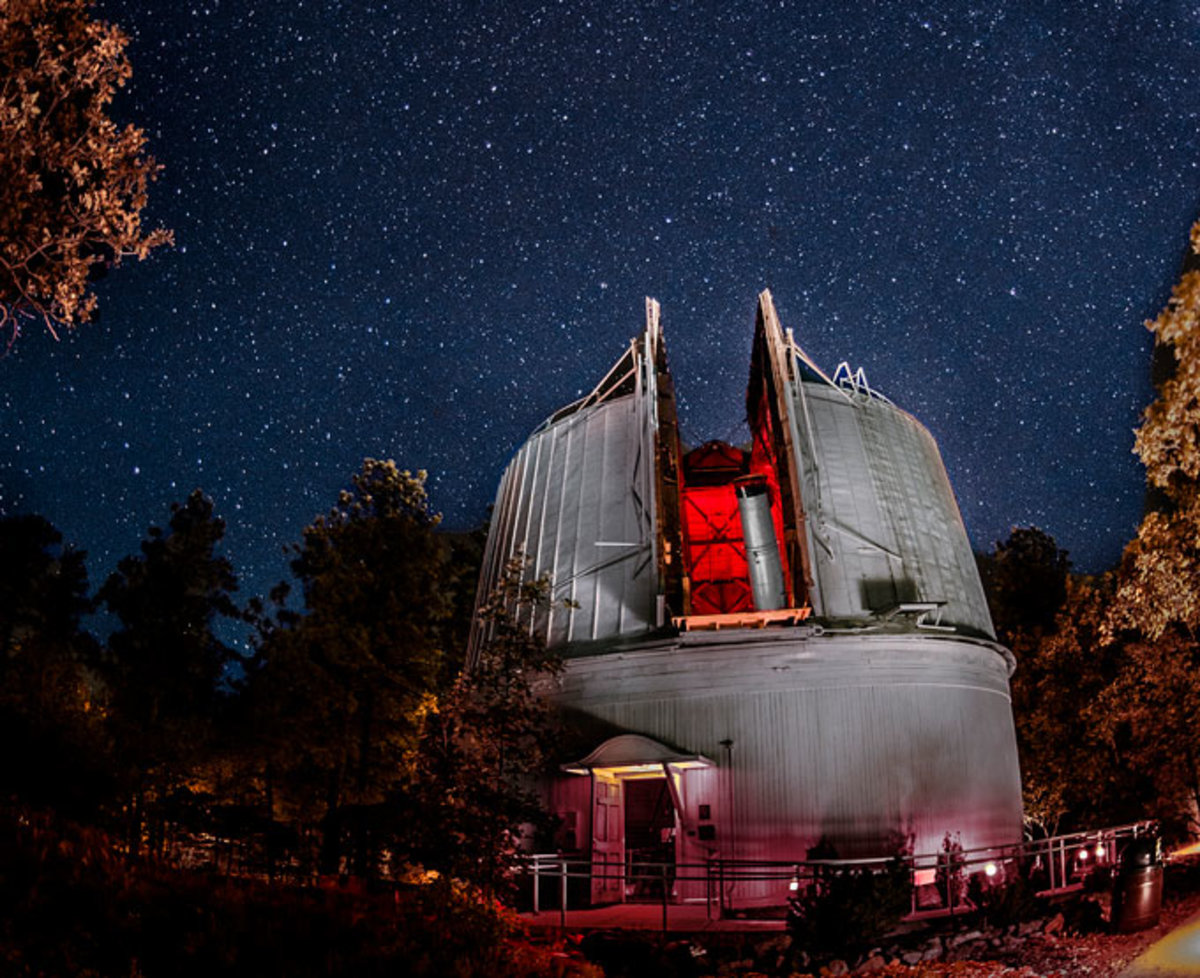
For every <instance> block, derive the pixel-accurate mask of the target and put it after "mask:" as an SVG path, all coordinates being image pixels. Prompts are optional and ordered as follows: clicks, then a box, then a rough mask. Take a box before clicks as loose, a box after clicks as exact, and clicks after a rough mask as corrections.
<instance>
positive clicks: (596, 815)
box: [592, 771, 625, 906]
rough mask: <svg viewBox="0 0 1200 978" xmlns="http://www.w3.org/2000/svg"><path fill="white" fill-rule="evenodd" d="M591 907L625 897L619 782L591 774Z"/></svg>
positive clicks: (618, 900) (622, 813) (621, 794)
mask: <svg viewBox="0 0 1200 978" xmlns="http://www.w3.org/2000/svg"><path fill="white" fill-rule="evenodd" d="M592 779H593V780H592V799H593V801H592V906H596V905H598V904H601V903H620V902H621V901H622V900H623V899H624V897H625V825H624V822H625V805H624V800H623V794H624V792H623V791H622V788H623V785H622V783H621V779H620V778H617V777H615V776H614V775H612V774H607V773H605V772H603V771H593V772H592Z"/></svg>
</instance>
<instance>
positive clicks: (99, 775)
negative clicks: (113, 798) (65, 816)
mask: <svg viewBox="0 0 1200 978" xmlns="http://www.w3.org/2000/svg"><path fill="white" fill-rule="evenodd" d="M85 556H86V555H85V554H84V553H83V551H81V550H75V549H74V548H72V547H70V546H66V545H64V544H63V540H62V534H61V533H59V532H58V530H56V529H55V528H54V526H53V525H51V524H50V523H49V522H48V521H46V520H45V519H43V518H42V517H40V516H13V517H8V518H5V519H0V733H2V735H3V738H4V741H5V743H9V744H21V745H23V747H22V749H20V750H11V751H6V752H5V754H4V758H3V761H0V771H2V772H3V782H4V783H5V784H6V785H7V786H8V788H9V790H12V791H17V792H18V793H20V794H21V795H22V796H23V797H24V798H25V799H26V800H27V801H34V802H40V803H51V804H55V805H58V806H67V807H71V808H76V809H78V808H87V807H91V806H92V805H94V803H95V801H96V800H97V796H99V795H100V794H102V793H103V792H104V790H105V787H104V768H105V757H104V751H103V747H104V738H103V731H102V729H101V724H100V717H101V710H100V709H99V708H98V706H97V699H98V697H97V688H96V687H97V683H96V677H95V674H94V673H93V672H92V667H93V666H94V665H95V662H96V658H97V646H96V642H95V640H94V639H92V637H91V636H90V635H87V634H86V633H85V632H83V631H82V629H81V625H80V619H81V616H82V615H83V614H84V613H85V612H87V611H88V610H89V609H90V607H91V602H90V601H89V600H88V597H87V591H88V579H87V568H86V566H85V564H84V560H85Z"/></svg>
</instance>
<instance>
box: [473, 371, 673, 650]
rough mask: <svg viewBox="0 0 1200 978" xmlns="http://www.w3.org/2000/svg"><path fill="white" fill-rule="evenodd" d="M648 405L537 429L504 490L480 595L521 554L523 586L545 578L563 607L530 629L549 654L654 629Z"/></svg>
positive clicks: (637, 403) (616, 407) (632, 402)
mask: <svg viewBox="0 0 1200 978" xmlns="http://www.w3.org/2000/svg"><path fill="white" fill-rule="evenodd" d="M652 403H653V402H652V399H650V398H648V397H646V396H643V394H642V392H641V391H640V390H639V392H638V393H636V394H632V395H626V396H624V397H619V398H615V399H613V400H609V401H604V402H601V403H599V404H595V405H592V406H591V407H586V408H583V409H582V410H580V411H577V412H576V413H574V414H571V415H568V416H567V417H565V418H563V419H562V420H560V421H557V422H555V423H553V424H550V425H548V426H546V427H544V428H542V429H540V430H539V431H537V432H536V433H535V434H534V435H533V436H532V437H531V438H530V439H529V441H527V442H526V443H525V444H524V445H523V446H522V447H521V450H520V451H519V452H517V455H516V457H515V458H514V459H513V460H512V462H510V463H509V466H508V468H507V469H506V470H505V473H504V477H503V479H502V480H501V482H500V491H499V494H498V495H497V498H496V506H495V509H494V511H493V514H492V527H491V531H490V533H489V535H488V544H487V551H486V553H485V556H484V572H483V578H482V580H483V585H482V588H481V589H483V588H490V587H491V586H492V585H493V584H494V583H495V582H496V581H497V580H498V578H499V575H500V572H501V570H502V568H503V564H504V562H505V561H506V560H507V559H508V558H509V557H510V556H511V555H512V554H514V553H516V552H517V551H523V552H524V553H525V554H526V555H527V556H528V557H529V559H530V567H529V571H528V572H527V577H529V578H536V577H538V576H540V575H541V574H548V575H549V576H550V580H551V584H552V587H553V597H554V598H555V599H556V600H557V601H559V602H560V603H558V604H557V605H555V606H554V607H551V608H550V609H549V610H546V611H543V612H542V613H541V614H540V615H539V616H538V619H537V621H536V622H535V623H534V627H535V628H536V630H537V631H539V632H540V633H541V634H542V635H543V636H544V637H545V639H546V641H547V644H548V645H550V646H552V647H560V646H562V645H564V644H566V643H568V642H590V641H595V640H601V639H612V638H618V637H623V636H632V635H638V634H642V633H645V632H647V631H649V630H651V629H653V628H654V627H655V624H656V609H657V600H658V569H657V565H656V561H655V552H654V548H655V545H656V533H655V527H654V502H653V492H654V472H653V468H652V467H653V458H654V455H653V431H652V429H651V428H650V427H649V425H650V421H651V419H650V418H648V417H647V414H648V412H649V410H650V409H651V407H652ZM563 598H569V599H570V600H571V601H572V602H574V603H575V604H577V606H578V607H575V608H572V609H566V608H563V607H562V605H561V599H563Z"/></svg>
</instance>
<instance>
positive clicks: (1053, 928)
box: [1042, 913, 1067, 937]
mask: <svg viewBox="0 0 1200 978" xmlns="http://www.w3.org/2000/svg"><path fill="white" fill-rule="evenodd" d="M1066 923H1067V921H1066V918H1064V917H1063V915H1062V914H1060V913H1056V914H1055V915H1054V916H1053V917H1051V918H1050V922H1049V923H1048V924H1046V926H1045V927H1044V928H1043V929H1042V933H1043V934H1045V935H1046V936H1047V937H1049V936H1052V935H1054V934H1061V933H1062V932H1063V928H1064V927H1065V926H1066Z"/></svg>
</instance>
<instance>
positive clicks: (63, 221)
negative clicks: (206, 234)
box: [0, 0, 172, 344]
mask: <svg viewBox="0 0 1200 978" xmlns="http://www.w3.org/2000/svg"><path fill="white" fill-rule="evenodd" d="M90 6H91V4H90V2H89V0H5V2H4V3H3V4H0V79H2V81H0V330H4V331H6V332H7V333H8V335H9V342H10V344H11V342H12V341H13V340H15V339H16V336H17V334H18V333H19V331H20V324H21V320H22V319H23V318H27V317H32V318H37V319H41V320H42V322H43V323H44V324H45V326H46V328H47V329H49V330H50V332H51V333H52V334H54V335H57V333H56V327H58V326H67V327H73V326H74V325H75V324H77V323H80V322H86V321H88V320H89V319H90V318H91V316H92V314H93V312H94V311H95V308H96V296H95V295H94V294H93V293H92V292H91V290H90V282H91V281H92V280H93V279H94V278H96V277H98V276H99V275H100V274H102V273H103V272H104V271H105V270H106V269H107V268H108V267H110V266H113V265H118V264H120V262H121V260H122V259H123V258H126V257H130V256H136V257H138V258H139V259H141V258H145V257H146V256H147V255H148V254H149V253H150V251H151V250H152V249H153V248H156V247H158V246H159V245H163V244H167V243H169V242H170V241H171V240H172V238H171V232H169V231H166V230H163V229H161V228H160V229H156V230H154V231H150V232H148V233H147V232H144V231H143V229H142V224H141V213H142V209H143V208H144V207H145V205H146V193H147V185H148V184H149V182H150V181H151V180H152V179H153V178H154V176H155V174H156V173H157V172H158V169H159V167H158V165H157V164H156V163H155V161H154V160H153V158H152V157H149V156H147V155H145V153H144V152H143V150H144V148H145V143H146V137H145V134H144V133H143V132H142V131H141V130H140V129H138V128H136V127H135V126H132V125H128V126H125V127H124V128H120V127H118V126H117V124H116V123H115V122H113V121H112V119H111V118H110V117H109V115H108V111H109V104H110V103H111V102H112V99H113V96H114V94H115V93H116V89H117V88H119V87H121V86H123V85H124V84H125V82H126V81H127V80H128V78H129V76H130V74H131V68H130V65H129V61H128V59H127V58H126V57H125V46H126V44H127V43H128V41H127V38H126V37H125V35H124V34H123V33H122V32H121V31H120V29H119V28H117V27H115V26H113V25H111V24H105V23H101V22H99V21H95V20H93V19H92V18H91V17H90V15H89V7H90Z"/></svg>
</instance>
